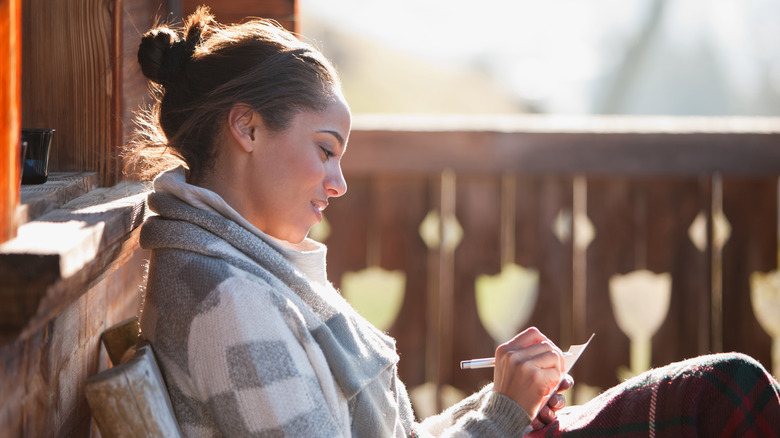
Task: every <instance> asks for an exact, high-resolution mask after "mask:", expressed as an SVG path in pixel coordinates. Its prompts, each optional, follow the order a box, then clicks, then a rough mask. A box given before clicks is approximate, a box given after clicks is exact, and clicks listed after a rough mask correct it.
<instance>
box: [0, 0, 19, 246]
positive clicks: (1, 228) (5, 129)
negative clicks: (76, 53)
mask: <svg viewBox="0 0 780 438" xmlns="http://www.w3.org/2000/svg"><path fill="white" fill-rule="evenodd" d="M20 2H21V0H0V62H2V67H0V243H2V242H5V241H6V240H9V239H12V238H14V237H15V236H16V227H17V224H16V221H15V219H14V216H15V212H16V206H17V204H19V172H20V162H21V157H20V148H19V142H20V140H19V137H20V126H19V117H20V110H19V109H20V106H21V86H20V77H21V48H20V45H21V42H22V37H21V25H20V24H21V7H20Z"/></svg>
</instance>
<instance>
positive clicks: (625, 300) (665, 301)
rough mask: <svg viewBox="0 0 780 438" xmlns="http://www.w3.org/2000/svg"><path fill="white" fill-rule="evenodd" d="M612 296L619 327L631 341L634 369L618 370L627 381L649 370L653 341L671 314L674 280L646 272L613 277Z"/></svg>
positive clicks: (610, 287) (666, 275) (610, 284)
mask: <svg viewBox="0 0 780 438" xmlns="http://www.w3.org/2000/svg"><path fill="white" fill-rule="evenodd" d="M609 295H610V298H611V302H612V310H613V313H614V314H615V319H616V321H617V324H618V327H620V330H621V331H622V332H623V333H625V334H626V336H628V338H629V339H630V340H631V356H630V357H631V367H630V369H624V368H620V369H619V370H618V375H619V377H620V378H621V379H625V378H628V377H631V376H635V375H638V374H641V373H642V372H644V371H647V370H648V369H650V364H651V361H650V359H651V357H652V338H653V335H654V334H655V333H656V332H657V331H658V329H659V328H660V327H661V324H662V323H663V322H664V319H666V315H667V313H668V312H669V302H670V301H671V295H672V276H671V274H669V273H663V274H655V273H653V272H650V271H648V270H644V269H643V270H638V271H633V272H630V273H628V274H625V275H613V276H612V278H610V280H609Z"/></svg>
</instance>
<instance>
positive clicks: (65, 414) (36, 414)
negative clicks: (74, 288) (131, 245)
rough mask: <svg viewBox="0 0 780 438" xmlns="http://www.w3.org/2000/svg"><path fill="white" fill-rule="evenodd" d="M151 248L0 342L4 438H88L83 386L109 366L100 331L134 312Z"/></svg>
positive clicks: (130, 256)
mask: <svg viewBox="0 0 780 438" xmlns="http://www.w3.org/2000/svg"><path fill="white" fill-rule="evenodd" d="M146 258H148V254H147V253H146V252H145V251H141V250H136V251H132V250H130V251H128V257H127V260H126V261H125V263H123V264H122V265H120V266H119V267H117V269H116V270H115V271H113V272H112V273H110V274H109V275H107V276H106V277H105V278H104V279H103V280H102V281H99V282H98V283H97V284H96V285H94V286H93V287H90V288H88V289H87V290H86V292H84V293H83V294H81V295H80V296H79V297H78V298H77V299H75V300H74V301H73V302H71V303H70V304H69V305H67V306H66V307H65V308H63V309H62V310H61V311H60V312H59V313H58V314H57V315H56V317H54V318H53V319H51V320H50V321H49V322H47V323H46V324H44V325H43V326H41V327H40V328H38V329H37V330H35V331H33V332H31V333H30V334H29V335H28V336H26V337H25V338H23V339H17V340H16V341H14V342H11V343H5V344H2V345H0V358H2V360H3V366H2V367H0V400H3V403H2V406H1V407H0V437H3V438H5V437H8V438H11V437H19V436H30V437H33V436H34V437H39V436H40V437H43V436H46V437H88V436H90V422H91V415H90V411H89V407H88V405H87V402H86V399H85V395H84V382H85V381H86V379H87V378H88V377H89V376H91V375H93V374H95V373H96V372H97V371H98V370H100V369H105V368H106V367H107V366H108V358H107V357H106V355H105V354H104V353H101V350H100V346H99V339H100V334H101V333H102V332H103V331H104V330H105V329H106V328H108V327H110V326H112V325H114V324H116V323H118V322H120V321H122V320H125V319H127V318H128V317H130V316H133V315H136V314H137V312H138V309H139V308H140V298H141V297H140V293H139V292H138V285H139V284H140V282H141V281H142V280H143V264H144V261H145V259H146Z"/></svg>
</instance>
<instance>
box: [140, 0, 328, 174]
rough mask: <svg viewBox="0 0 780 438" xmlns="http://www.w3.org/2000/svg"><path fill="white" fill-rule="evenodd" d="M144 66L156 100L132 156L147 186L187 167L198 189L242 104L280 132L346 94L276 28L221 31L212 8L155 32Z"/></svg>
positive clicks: (143, 53)
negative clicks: (157, 177)
mask: <svg viewBox="0 0 780 438" xmlns="http://www.w3.org/2000/svg"><path fill="white" fill-rule="evenodd" d="M180 35H181V36H180ZM138 62H139V64H140V66H141V71H142V72H143V74H144V76H146V77H147V78H148V79H150V80H151V81H152V82H153V84H152V95H153V97H154V103H153V104H152V106H151V107H150V108H147V109H146V110H144V111H141V112H140V113H139V114H138V116H137V119H136V125H137V129H136V131H135V135H134V136H133V139H132V140H131V142H130V144H129V145H128V149H127V155H128V156H129V158H130V160H129V162H130V163H131V164H133V165H134V166H135V172H136V173H137V174H138V175H140V176H141V178H149V177H153V176H154V175H156V174H157V173H159V172H160V171H162V170H165V169H166V168H168V167H170V166H171V165H173V164H174V163H179V164H181V162H182V161H183V162H184V164H185V165H186V166H187V168H188V169H189V175H188V179H190V180H191V181H195V182H197V181H198V180H199V179H200V178H201V177H202V176H203V175H204V174H206V173H207V172H208V171H209V170H210V166H212V165H213V162H214V157H215V156H216V154H217V152H218V151H217V150H216V146H215V145H216V143H217V140H218V138H219V135H220V134H221V131H222V128H223V127H224V126H225V123H226V122H227V117H228V113H229V111H230V109H231V108H232V107H233V106H234V105H236V104H245V105H246V106H247V109H252V110H255V111H257V113H259V114H260V116H261V117H262V119H263V122H264V124H265V126H266V127H267V128H268V129H269V130H271V131H272V132H280V131H283V130H284V129H285V128H287V127H288V126H289V123H290V121H291V119H292V118H293V116H295V114H297V113H298V112H300V111H322V110H324V109H325V108H326V107H327V105H328V104H329V103H330V102H331V101H332V99H333V98H334V93H336V92H337V91H336V90H338V87H339V82H338V77H337V75H336V72H335V69H334V68H333V66H332V65H331V64H330V62H329V61H328V60H327V59H326V58H325V57H324V56H323V55H322V54H321V53H320V52H319V51H318V50H316V49H315V48H314V47H312V46H311V45H309V44H306V43H304V42H301V41H299V40H298V39H297V38H296V37H295V36H294V35H293V34H291V33H290V32H288V31H286V30H284V29H283V28H282V27H281V26H279V25H278V24H276V23H275V22H273V21H269V20H261V19H253V20H250V21H247V22H244V23H241V24H235V25H227V26H226V25H220V24H219V23H217V22H216V21H215V20H214V17H213V16H212V15H211V13H210V11H209V9H208V8H207V7H204V6H201V7H200V8H198V9H197V11H195V13H193V14H192V15H190V16H189V17H188V18H187V19H186V20H185V22H184V26H183V28H182V29H175V28H172V27H169V26H167V25H160V26H158V27H156V28H155V29H152V30H150V31H149V32H147V33H146V34H145V35H144V36H143V38H142V40H141V44H140V47H139V49H138Z"/></svg>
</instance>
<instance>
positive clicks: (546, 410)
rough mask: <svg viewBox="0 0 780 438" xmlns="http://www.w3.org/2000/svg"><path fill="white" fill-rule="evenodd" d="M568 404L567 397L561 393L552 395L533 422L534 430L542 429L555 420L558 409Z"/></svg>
mask: <svg viewBox="0 0 780 438" xmlns="http://www.w3.org/2000/svg"><path fill="white" fill-rule="evenodd" d="M565 406H566V397H564V396H563V395H561V394H555V395H553V396H552V397H550V400H549V401H548V402H547V405H546V406H542V408H541V409H540V410H539V415H538V416H537V417H536V418H534V420H533V421H532V422H531V428H533V430H537V429H541V428H542V427H544V426H545V425H547V424H550V423H552V422H553V421H554V420H555V417H556V414H555V412H556V411H560V410H561V409H563V408H564V407H565Z"/></svg>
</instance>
